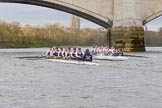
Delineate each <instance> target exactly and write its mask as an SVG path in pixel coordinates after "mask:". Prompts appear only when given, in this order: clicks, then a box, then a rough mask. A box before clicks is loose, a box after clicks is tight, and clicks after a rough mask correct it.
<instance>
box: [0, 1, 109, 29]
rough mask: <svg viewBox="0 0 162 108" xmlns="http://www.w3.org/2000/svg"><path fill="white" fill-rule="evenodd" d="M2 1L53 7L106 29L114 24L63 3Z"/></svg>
mask: <svg viewBox="0 0 162 108" xmlns="http://www.w3.org/2000/svg"><path fill="white" fill-rule="evenodd" d="M0 2H3V3H21V4H29V5H36V6H42V7H47V8H52V9H56V10H60V11H64V12H67V13H70V14H74V15H76V16H79V17H82V18H85V19H87V20H89V21H92V22H94V23H96V24H98V25H100V26H102V27H104V28H106V29H107V28H109V27H111V26H112V21H111V20H108V21H107V22H106V21H103V20H101V19H99V18H96V17H95V16H92V15H90V14H87V13H84V12H81V11H79V10H75V9H73V8H70V7H66V6H63V5H59V4H55V3H50V2H46V1H41V0H0Z"/></svg>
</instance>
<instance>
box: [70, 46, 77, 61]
mask: <svg viewBox="0 0 162 108" xmlns="http://www.w3.org/2000/svg"><path fill="white" fill-rule="evenodd" d="M76 53H77V52H76V48H73V51H72V52H71V55H70V56H71V59H73V60H76Z"/></svg>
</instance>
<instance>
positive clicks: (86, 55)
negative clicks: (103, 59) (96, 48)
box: [83, 49, 92, 62]
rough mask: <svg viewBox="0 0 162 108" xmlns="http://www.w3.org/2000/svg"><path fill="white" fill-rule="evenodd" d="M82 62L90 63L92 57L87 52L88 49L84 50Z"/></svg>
mask: <svg viewBox="0 0 162 108" xmlns="http://www.w3.org/2000/svg"><path fill="white" fill-rule="evenodd" d="M83 61H89V62H92V55H91V54H90V52H89V49H86V51H85V54H84V56H83Z"/></svg>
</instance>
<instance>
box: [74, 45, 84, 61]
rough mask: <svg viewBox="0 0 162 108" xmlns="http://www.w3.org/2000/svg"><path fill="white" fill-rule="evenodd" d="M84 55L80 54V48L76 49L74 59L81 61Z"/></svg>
mask: <svg viewBox="0 0 162 108" xmlns="http://www.w3.org/2000/svg"><path fill="white" fill-rule="evenodd" d="M83 55H84V53H83V52H82V50H81V48H78V50H77V53H76V59H77V60H82V58H83Z"/></svg>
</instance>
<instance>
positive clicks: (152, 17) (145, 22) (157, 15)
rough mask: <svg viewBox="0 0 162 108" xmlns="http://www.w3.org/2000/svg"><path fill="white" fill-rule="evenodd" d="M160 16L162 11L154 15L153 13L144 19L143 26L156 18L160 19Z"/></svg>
mask: <svg viewBox="0 0 162 108" xmlns="http://www.w3.org/2000/svg"><path fill="white" fill-rule="evenodd" d="M160 16H162V10H161V11H158V12H156V13H154V14H152V15H150V16H148V17H146V18H145V19H144V20H143V25H145V24H147V23H149V22H150V21H152V20H154V19H156V18H158V17H160Z"/></svg>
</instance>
